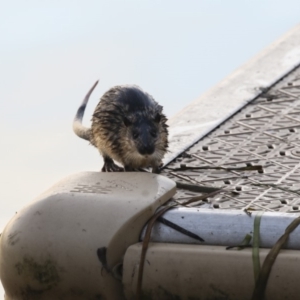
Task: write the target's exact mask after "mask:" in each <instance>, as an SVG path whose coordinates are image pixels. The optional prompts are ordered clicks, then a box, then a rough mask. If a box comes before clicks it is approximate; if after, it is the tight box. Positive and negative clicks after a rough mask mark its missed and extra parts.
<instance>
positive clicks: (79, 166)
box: [0, 0, 300, 229]
mask: <svg viewBox="0 0 300 300" xmlns="http://www.w3.org/2000/svg"><path fill="white" fill-rule="evenodd" d="M299 20H300V4H299V0H294V1H293V0H286V1H275V0H272V1H271V0H268V1H266V0H252V1H238V0H228V1H224V0H223V1H221V0H219V1H213V0H206V1H196V0H194V1H192V0H191V1H182V0H181V1H179V0H164V1H157V0H156V1H155V0H151V1H150V0H144V1H138V0H135V1H133V0H131V1H130V0H127V1H125V0H123V1H121V0H119V1H113V0H109V1H101V0H95V1H91V0H88V1H79V0H75V1H74V0H73V1H70V0H65V1H61V0H60V1H55V0H52V1H33V0H28V1H21V0H15V1H2V3H1V10H0V104H1V111H0V117H1V118H0V122H1V126H0V135H1V142H0V143H1V147H0V157H1V161H0V179H1V189H0V201H1V210H0V229H1V228H3V227H4V226H5V224H6V223H7V222H8V220H9V219H10V218H11V217H12V216H13V215H14V213H15V212H16V211H18V210H20V209H21V208H22V207H23V206H24V205H26V204H27V203H28V202H29V201H31V200H32V199H34V197H36V196H38V195H39V194H40V193H41V192H42V191H44V190H45V189H47V188H48V187H50V186H51V185H52V184H54V183H55V182H57V181H58V180H60V179H62V178H64V177H65V176H67V175H69V174H72V173H75V172H81V171H91V170H92V171H98V170H100V168H101V159H100V156H99V154H98V152H97V150H96V149H95V148H93V147H92V146H89V145H88V143H87V142H86V141H83V140H80V139H79V138H77V137H76V136H75V135H74V134H73V132H72V119H73V117H74V114H75V112H76V109H77V107H78V105H79V103H80V102H81V100H82V98H83V96H84V95H85V93H86V92H87V90H88V89H89V88H90V86H91V85H92V84H93V83H94V82H95V80H97V79H100V84H99V86H98V87H97V88H96V90H95V91H94V93H93V95H92V97H91V100H90V103H89V105H88V109H87V111H86V114H85V118H84V123H85V124H86V125H88V124H89V120H90V116H91V114H92V111H93V109H94V108H95V105H96V104H97V102H98V100H99V98H100V96H101V95H102V94H103V93H104V92H105V91H106V90H107V89H109V88H110V87H112V86H114V85H116V84H132V83H134V84H137V85H140V86H141V87H142V88H143V89H144V90H146V91H147V92H149V93H150V94H152V95H153V96H154V98H155V99H156V100H157V101H158V102H159V103H161V104H162V105H163V106H164V109H165V112H166V114H167V115H168V116H169V117H171V116H172V115H174V114H175V113H176V112H178V111H180V110H181V109H182V108H183V107H184V106H186V105H187V104H188V103H190V102H191V101H193V100H195V99H196V98H197V97H199V96H200V95H201V94H202V93H203V92H205V91H206V90H207V89H209V88H210V87H212V86H214V85H215V84H216V83H218V82H219V81H220V80H221V79H222V78H224V77H226V76H227V75H229V74H230V73H231V72H232V71H233V70H234V69H236V68H237V67H239V66H240V65H242V64H243V63H245V62H246V61H247V60H248V59H250V58H251V57H252V56H254V55H255V54H257V53H258V52H259V51H260V50H262V49H263V48H264V47H265V46H267V45H269V44H270V43H271V42H272V41H274V40H276V39H277V38H278V37H280V36H281V35H282V34H284V33H285V32H286V31H288V30H289V29H291V28H292V27H293V26H295V25H296V24H297V23H298V22H299ZM216 105H218V103H216Z"/></svg>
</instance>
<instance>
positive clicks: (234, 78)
mask: <svg viewBox="0 0 300 300" xmlns="http://www.w3.org/2000/svg"><path fill="white" fill-rule="evenodd" d="M299 64H300V24H298V25H297V26H296V27H294V28H293V29H291V30H290V31H288V32H287V33H286V34H285V35H284V36H282V37H281V38H279V39H278V40H276V41H275V42H274V43H272V44H271V45H270V46H268V47H267V48H266V49H264V50H263V51H262V52H260V53H259V54H258V55H256V56H255V57H254V58H252V59H251V60H250V61H249V62H247V63H246V64H244V65H243V66H241V67H240V68H238V69H237V70H236V71H234V72H233V73H232V74H231V75H229V76H228V77H226V78H225V79H223V80H222V81H221V82H220V83H218V84H217V85H216V86H215V87H213V88H212V89H210V90H209V91H208V92H206V93H205V94H203V95H202V96H201V97H200V98H198V99H197V100H196V101H194V102H192V103H191V104H189V105H188V106H187V107H185V108H184V109H183V110H182V111H180V112H179V113H178V114H176V115H175V116H174V117H173V118H171V119H170V120H169V123H168V124H169V126H170V137H169V152H168V153H167V155H166V156H165V158H164V160H163V162H164V165H167V164H168V163H170V162H171V161H172V160H173V159H175V158H176V157H177V156H178V155H180V154H181V153H182V152H184V151H185V150H186V149H188V148H189V147H191V146H192V145H193V144H195V143H196V142H197V141H198V140H200V139H201V138H202V137H204V136H205V135H207V134H208V133H209V132H210V131H212V130H213V129H215V128H216V127H217V126H219V125H220V124H221V123H223V122H224V121H225V120H227V119H228V118H230V117H231V116H232V115H233V114H235V113H236V112H237V111H239V110H240V109H241V108H242V107H244V106H245V105H246V104H248V103H249V102H250V101H252V100H254V99H255V98H256V97H257V96H259V95H260V94H261V93H262V91H263V90H265V89H267V88H270V87H271V86H272V85H273V84H274V83H276V82H277V81H278V80H280V79H282V78H283V77H284V76H285V75H287V74H288V73H290V72H291V71H292V70H293V69H294V68H295V67H297V66H298V65H299Z"/></svg>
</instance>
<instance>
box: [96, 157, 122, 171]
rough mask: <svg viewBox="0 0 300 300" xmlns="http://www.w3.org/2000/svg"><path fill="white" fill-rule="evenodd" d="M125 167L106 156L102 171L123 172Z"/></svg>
mask: <svg viewBox="0 0 300 300" xmlns="http://www.w3.org/2000/svg"><path fill="white" fill-rule="evenodd" d="M123 171H124V169H123V168H122V167H119V166H118V165H116V164H115V163H114V161H113V160H112V159H111V158H104V165H103V167H102V169H101V172H123Z"/></svg>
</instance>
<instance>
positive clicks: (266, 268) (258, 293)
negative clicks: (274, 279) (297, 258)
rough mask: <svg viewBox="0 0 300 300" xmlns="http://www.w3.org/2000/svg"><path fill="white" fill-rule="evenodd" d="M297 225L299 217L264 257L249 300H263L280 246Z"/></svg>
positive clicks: (299, 220) (299, 222)
mask: <svg viewBox="0 0 300 300" xmlns="http://www.w3.org/2000/svg"><path fill="white" fill-rule="evenodd" d="M299 224H300V217H298V218H296V219H294V220H293V222H292V223H291V224H290V225H289V226H288V227H287V228H286V230H285V233H284V234H283V235H282V236H281V237H280V238H279V240H278V241H277V242H276V244H275V245H274V246H273V248H272V249H271V250H270V252H269V253H268V255H267V256H266V259H265V261H264V263H263V265H262V268H261V271H260V273H259V276H258V279H257V282H256V284H255V288H254V291H253V294H252V298H251V300H263V298H264V294H265V290H266V286H267V282H268V279H269V275H270V272H271V270H272V267H273V264H274V262H275V260H276V257H277V255H278V254H279V251H280V249H281V248H282V246H283V245H284V244H285V243H286V242H287V239H288V238H289V235H290V233H291V232H293V231H294V230H295V229H296V228H297V227H298V225H299Z"/></svg>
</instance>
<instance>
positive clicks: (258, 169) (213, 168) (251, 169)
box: [168, 164, 263, 171]
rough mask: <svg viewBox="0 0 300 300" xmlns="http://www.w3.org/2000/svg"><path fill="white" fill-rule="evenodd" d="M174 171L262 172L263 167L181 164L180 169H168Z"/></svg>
mask: <svg viewBox="0 0 300 300" xmlns="http://www.w3.org/2000/svg"><path fill="white" fill-rule="evenodd" d="M168 169H169V170H172V171H185V170H224V171H261V170H263V167H262V166H261V165H257V166H247V167H233V168H225V167H206V166H205V167H193V166H187V165H185V164H181V165H180V167H179V168H168Z"/></svg>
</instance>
